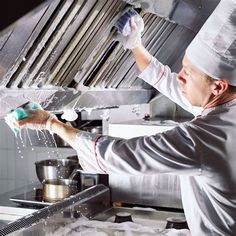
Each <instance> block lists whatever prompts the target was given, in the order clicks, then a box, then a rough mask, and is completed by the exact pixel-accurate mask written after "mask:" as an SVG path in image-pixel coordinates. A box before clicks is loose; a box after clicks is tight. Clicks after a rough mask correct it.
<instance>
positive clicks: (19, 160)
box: [0, 119, 76, 194]
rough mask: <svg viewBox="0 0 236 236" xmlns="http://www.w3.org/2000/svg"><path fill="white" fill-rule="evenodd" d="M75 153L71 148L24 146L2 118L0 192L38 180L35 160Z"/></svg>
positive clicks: (0, 123) (0, 133) (0, 122)
mask: <svg viewBox="0 0 236 236" xmlns="http://www.w3.org/2000/svg"><path fill="white" fill-rule="evenodd" d="M75 154H76V153H75V151H74V150H73V149H71V148H53V147H49V145H47V146H46V145H45V147H33V146H27V147H24V146H23V144H22V141H21V139H20V138H18V139H16V138H15V136H14V134H13V133H12V132H11V130H10V128H9V127H8V126H7V125H6V123H5V121H4V120H1V119H0V194H2V193H5V192H8V191H11V190H14V189H18V188H20V187H23V186H25V185H27V184H31V183H34V182H36V181H38V180H37V177H36V172H35V166H34V162H36V161H39V160H42V159H48V158H57V157H58V156H59V157H67V156H70V155H75Z"/></svg>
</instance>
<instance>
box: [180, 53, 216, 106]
mask: <svg viewBox="0 0 236 236" xmlns="http://www.w3.org/2000/svg"><path fill="white" fill-rule="evenodd" d="M177 80H178V81H179V83H180V86H181V90H182V93H183V95H184V96H185V97H186V98H187V99H188V101H189V102H190V103H191V104H192V105H193V106H199V107H204V106H205V105H206V104H208V102H209V101H210V100H211V98H212V96H213V94H212V86H213V82H212V80H211V79H209V78H208V77H207V75H206V74H205V73H203V72H202V71H200V70H199V69H198V68H197V67H195V66H194V65H193V64H192V63H191V62H190V61H189V60H188V58H187V57H186V56H185V57H184V59H183V67H182V69H181V71H180V72H179V74H178V77H177Z"/></svg>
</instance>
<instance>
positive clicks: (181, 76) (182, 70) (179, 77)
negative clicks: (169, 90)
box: [176, 68, 186, 84]
mask: <svg viewBox="0 0 236 236" xmlns="http://www.w3.org/2000/svg"><path fill="white" fill-rule="evenodd" d="M176 79H177V80H178V82H179V83H181V84H185V83H186V79H185V77H184V69H183V68H182V69H181V71H180V72H179V73H178V76H177V78H176Z"/></svg>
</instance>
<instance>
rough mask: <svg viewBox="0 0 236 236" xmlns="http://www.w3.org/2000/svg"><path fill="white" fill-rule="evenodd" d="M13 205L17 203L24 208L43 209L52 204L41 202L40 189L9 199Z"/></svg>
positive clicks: (41, 192)
mask: <svg viewBox="0 0 236 236" xmlns="http://www.w3.org/2000/svg"><path fill="white" fill-rule="evenodd" d="M9 200H10V201H13V202H15V203H18V204H20V205H22V206H26V207H28V206H29V207H44V206H49V205H52V204H53V203H52V202H47V201H44V200H43V190H42V189H41V188H37V189H33V190H32V191H29V192H26V193H23V194H18V195H16V196H13V197H11V198H10V199H9Z"/></svg>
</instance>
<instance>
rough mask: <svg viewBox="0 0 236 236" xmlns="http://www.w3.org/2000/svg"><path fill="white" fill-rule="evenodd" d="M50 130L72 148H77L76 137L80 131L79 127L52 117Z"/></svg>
mask: <svg viewBox="0 0 236 236" xmlns="http://www.w3.org/2000/svg"><path fill="white" fill-rule="evenodd" d="M50 132H51V133H55V134H57V135H58V136H60V138H62V139H63V140H64V141H66V142H67V143H68V144H69V145H70V146H71V147H72V148H74V149H76V144H75V137H76V134H77V133H78V132H79V129H76V128H74V127H71V126H69V125H67V124H65V123H63V122H61V121H60V120H58V119H52V120H51V124H50Z"/></svg>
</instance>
